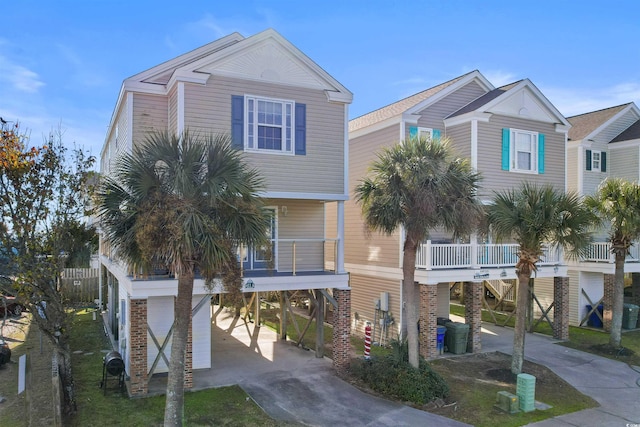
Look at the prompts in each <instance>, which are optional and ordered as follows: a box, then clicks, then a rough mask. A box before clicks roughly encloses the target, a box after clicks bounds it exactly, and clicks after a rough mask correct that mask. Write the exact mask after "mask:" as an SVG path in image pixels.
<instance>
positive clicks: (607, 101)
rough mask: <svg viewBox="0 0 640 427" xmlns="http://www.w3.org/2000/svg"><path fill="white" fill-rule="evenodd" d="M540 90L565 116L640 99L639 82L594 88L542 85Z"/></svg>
mask: <svg viewBox="0 0 640 427" xmlns="http://www.w3.org/2000/svg"><path fill="white" fill-rule="evenodd" d="M540 90H541V91H542V92H543V93H544V94H545V96H546V97H547V98H548V99H549V100H550V101H551V102H552V103H553V104H554V105H555V106H556V108H558V110H560V112H561V113H562V114H564V115H565V116H574V115H576V114H582V113H588V112H590V111H596V110H601V109H603V108H609V107H614V106H616V105H621V104H626V103H629V102H636V104H638V102H639V101H640V82H623V83H618V84H614V85H613V86H605V87H596V88H593V87H590V88H559V87H544V86H543V87H541V88H540ZM638 106H640V104H639V105H638Z"/></svg>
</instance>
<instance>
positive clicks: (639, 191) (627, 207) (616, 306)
mask: <svg viewBox="0 0 640 427" xmlns="http://www.w3.org/2000/svg"><path fill="white" fill-rule="evenodd" d="M585 202H586V204H587V206H588V207H590V208H591V209H593V211H594V212H595V214H596V215H597V216H598V218H599V220H600V222H601V223H603V224H608V225H609V242H611V252H612V253H613V255H614V257H615V273H614V285H613V301H612V307H611V311H612V318H611V333H610V335H609V345H611V346H612V347H614V348H620V342H621V340H622V309H623V304H624V263H625V259H626V258H627V254H628V253H629V248H630V247H631V245H632V244H633V241H634V240H637V239H638V238H639V237H640V186H639V185H638V184H637V183H632V182H629V181H625V180H623V179H620V178H612V179H606V180H604V181H603V182H602V183H601V184H600V186H599V187H598V190H597V192H596V194H594V195H593V196H588V197H587V198H586V200H585Z"/></svg>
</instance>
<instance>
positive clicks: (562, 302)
mask: <svg viewBox="0 0 640 427" xmlns="http://www.w3.org/2000/svg"><path fill="white" fill-rule="evenodd" d="M553 302H554V304H553V337H554V338H557V339H559V340H568V339H569V278H568V277H554V278H553Z"/></svg>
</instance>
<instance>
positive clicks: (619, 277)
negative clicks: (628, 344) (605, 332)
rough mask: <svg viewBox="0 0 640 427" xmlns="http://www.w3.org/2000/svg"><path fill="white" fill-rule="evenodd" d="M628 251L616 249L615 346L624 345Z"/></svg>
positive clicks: (611, 337)
mask: <svg viewBox="0 0 640 427" xmlns="http://www.w3.org/2000/svg"><path fill="white" fill-rule="evenodd" d="M626 252H627V250H626V249H625V250H624V251H620V250H617V251H615V260H616V267H615V268H616V269H615V273H614V278H613V295H612V301H611V332H610V333H609V345H610V346H611V347H614V348H620V347H621V346H622V309H623V306H624V262H625V259H626Z"/></svg>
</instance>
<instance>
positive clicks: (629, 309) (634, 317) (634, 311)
mask: <svg viewBox="0 0 640 427" xmlns="http://www.w3.org/2000/svg"><path fill="white" fill-rule="evenodd" d="M639 308H640V307H638V306H637V305H635V304H624V306H623V308H622V327H623V328H624V329H635V328H636V324H637V323H638V309H639Z"/></svg>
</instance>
